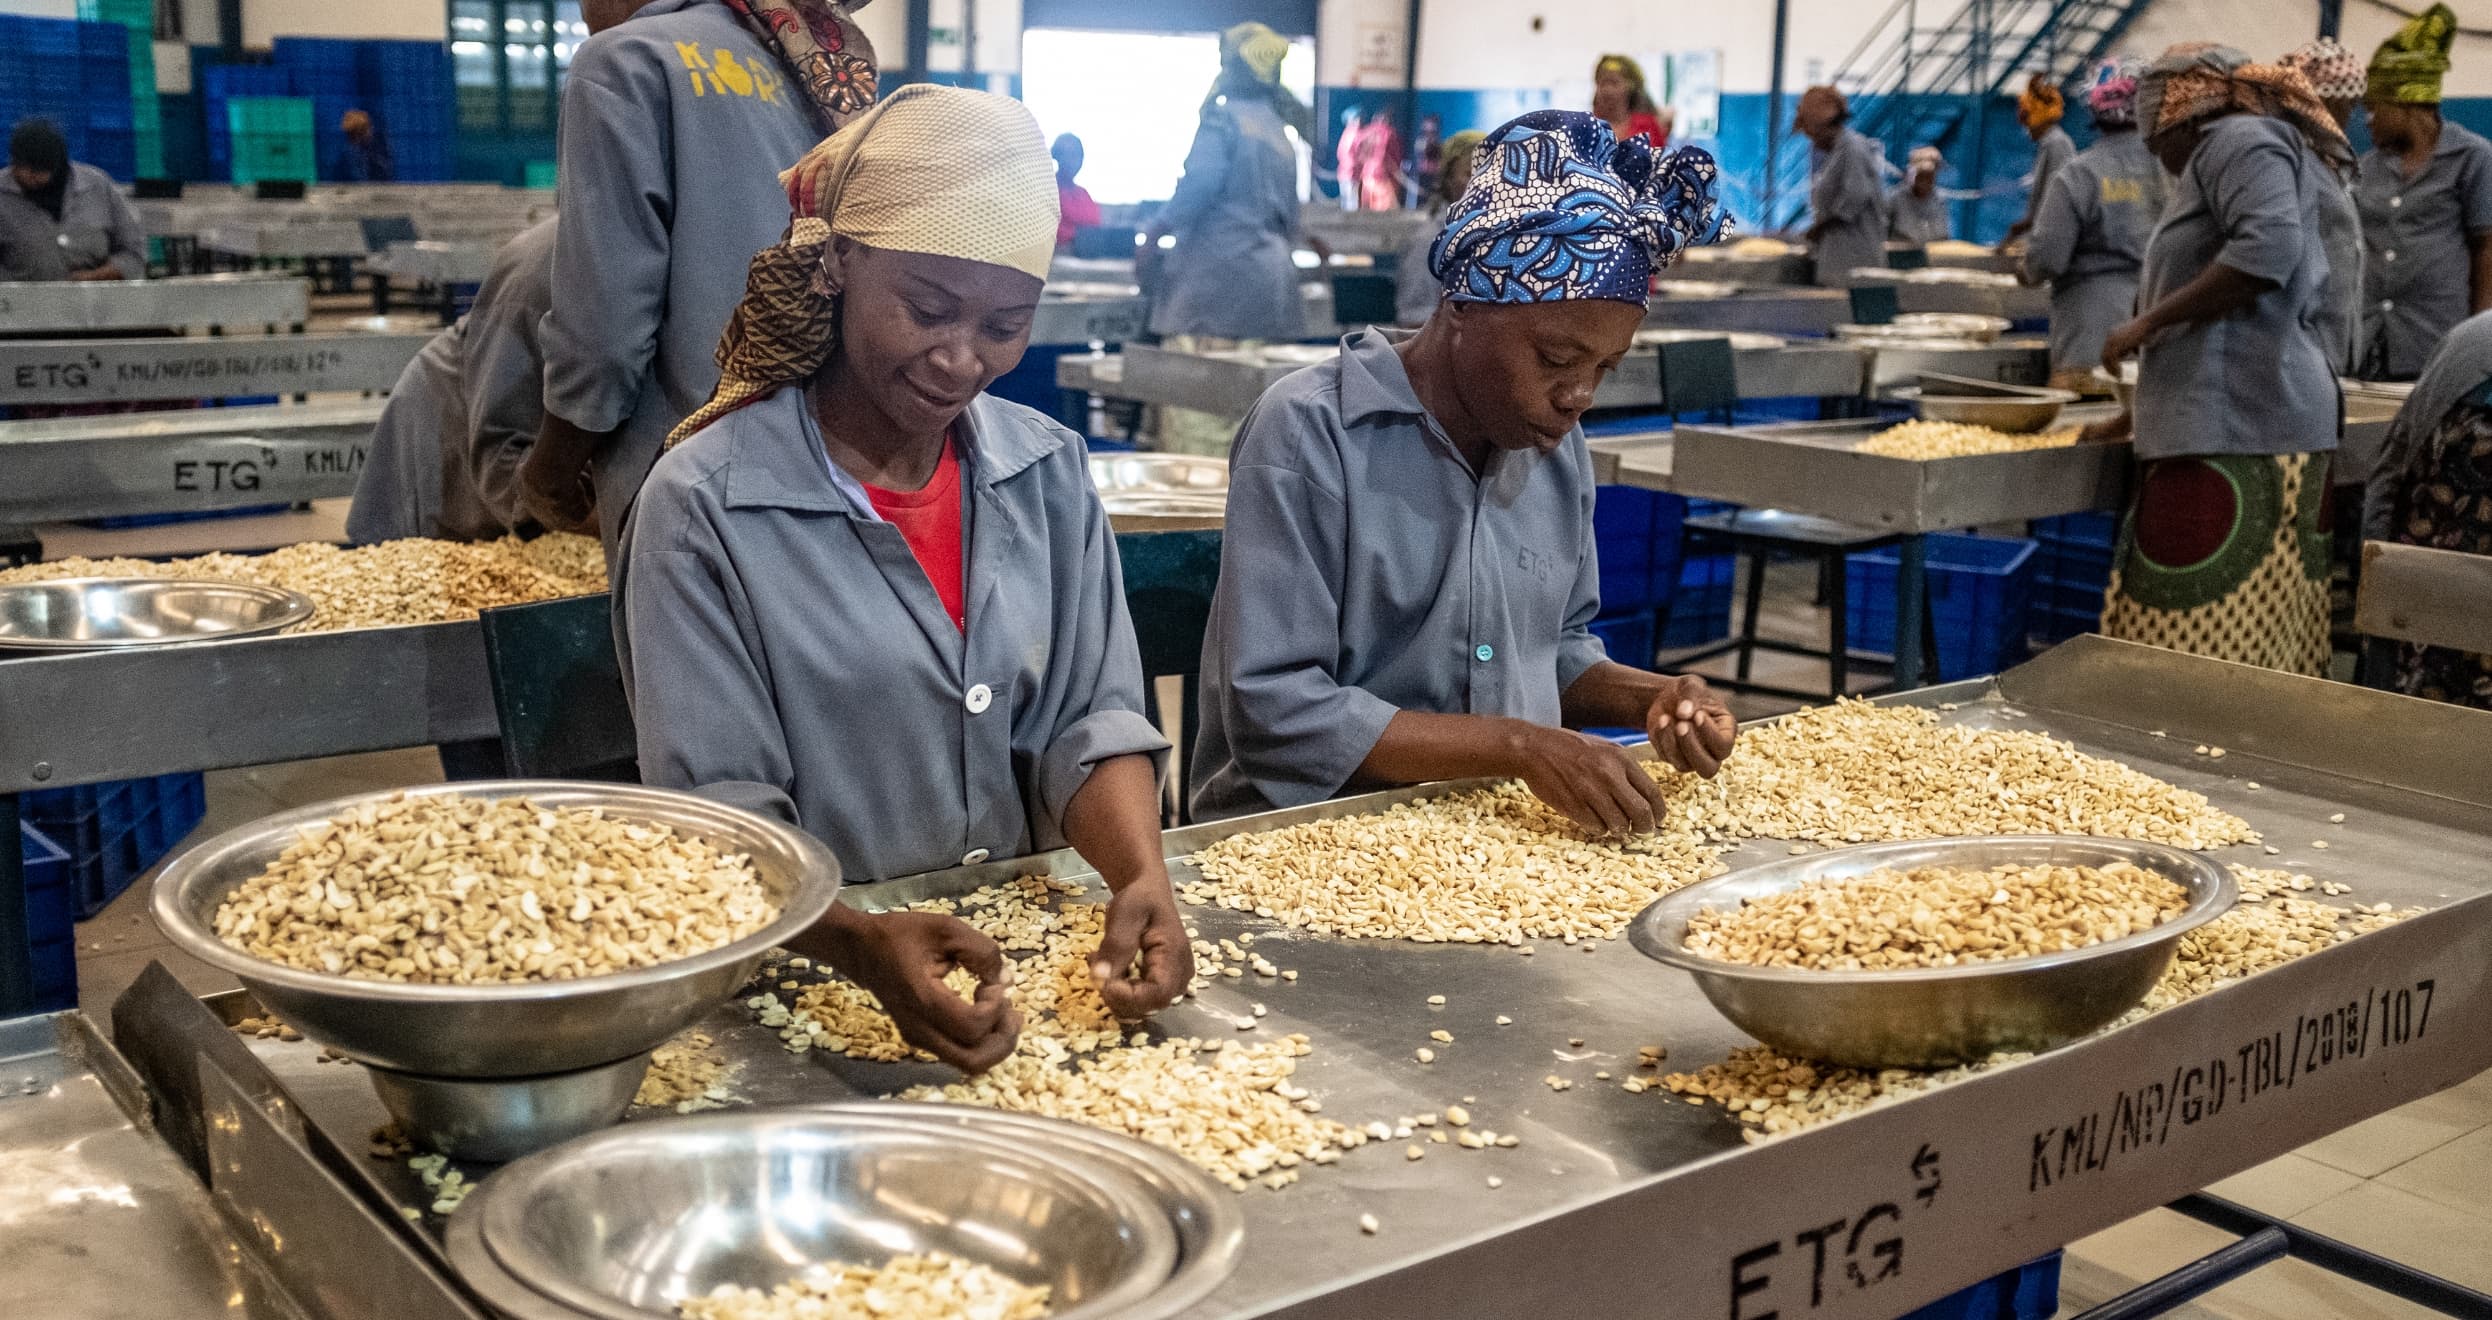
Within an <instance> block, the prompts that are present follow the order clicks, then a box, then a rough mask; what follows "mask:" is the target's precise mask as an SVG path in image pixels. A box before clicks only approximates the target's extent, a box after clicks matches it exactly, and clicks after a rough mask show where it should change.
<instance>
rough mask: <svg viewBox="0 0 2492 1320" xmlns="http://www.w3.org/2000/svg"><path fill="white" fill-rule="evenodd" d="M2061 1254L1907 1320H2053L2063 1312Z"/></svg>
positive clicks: (1943, 1300)
mask: <svg viewBox="0 0 2492 1320" xmlns="http://www.w3.org/2000/svg"><path fill="white" fill-rule="evenodd" d="M2059 1264H2060V1253H2059V1252H2056V1251H2054V1252H2052V1253H2051V1254H2050V1255H2047V1256H2044V1257H2043V1258H2041V1259H2040V1260H2036V1261H2031V1262H2028V1263H2027V1264H2024V1265H2021V1266H2018V1267H2017V1268H2015V1269H2012V1270H2009V1271H2008V1272H2007V1273H2005V1274H2001V1275H1998V1276H1996V1277H1993V1278H1988V1279H1984V1280H1982V1281H1981V1282H1980V1283H1977V1284H1974V1285H1973V1286H1972V1287H1970V1288H1967V1289H1965V1290H1964V1291H1962V1292H1960V1293H1956V1294H1955V1295H1953V1296H1950V1297H1941V1298H1939V1299H1938V1300H1937V1301H1935V1302H1932V1303H1930V1304H1929V1305H1927V1306H1924V1307H1922V1308H1920V1309H1919V1310H1916V1311H1912V1312H1909V1313H1907V1314H1906V1315H1905V1316H1904V1317H1903V1320H2050V1318H2051V1317H2052V1316H2053V1315H2056V1314H2057V1313H2058V1312H2059Z"/></svg>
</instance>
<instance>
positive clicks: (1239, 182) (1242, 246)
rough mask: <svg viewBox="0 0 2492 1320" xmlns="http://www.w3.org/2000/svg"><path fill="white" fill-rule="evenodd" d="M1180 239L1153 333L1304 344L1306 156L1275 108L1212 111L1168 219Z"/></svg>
mask: <svg viewBox="0 0 2492 1320" xmlns="http://www.w3.org/2000/svg"><path fill="white" fill-rule="evenodd" d="M1160 223H1161V224H1162V225H1164V226H1165V227H1166V229H1167V231H1168V232H1169V233H1170V234H1172V235H1174V236H1175V237H1176V240H1177V246H1176V248H1175V249H1174V250H1173V251H1171V252H1170V253H1169V254H1168V260H1167V262H1166V269H1165V270H1164V272H1163V273H1162V275H1161V283H1160V285H1159V288H1158V289H1157V291H1156V293H1155V296H1154V299H1153V302H1152V307H1151V333H1153V334H1157V335H1210V336H1215V337H1218V338H1222V339H1298V338H1302V337H1304V336H1305V334H1306V324H1307V312H1306V302H1305V300H1304V299H1303V298H1302V297H1301V296H1300V295H1299V293H1298V268H1297V266H1296V265H1294V264H1293V263H1292V262H1291V260H1290V254H1291V253H1292V252H1293V251H1295V250H1296V248H1297V245H1298V244H1297V235H1298V149H1297V147H1296V146H1294V145H1293V144H1292V143H1291V141H1290V136H1289V129H1288V127H1287V126H1286V125H1284V124H1282V122H1281V117H1280V114H1279V112H1278V111H1276V110H1274V109H1273V108H1272V104H1271V102H1269V101H1264V100H1260V99H1256V98H1252V97H1248V98H1242V99H1235V98H1233V99H1224V100H1222V101H1221V102H1219V103H1218V104H1216V105H1213V106H1211V107H1209V108H1207V109H1205V110H1204V111H1203V119H1202V124H1201V125H1200V126H1199V127H1198V128H1196V129H1195V131H1194V146H1193V149H1192V150H1190V151H1188V152H1187V153H1186V158H1185V177H1184V178H1183V179H1181V180H1179V181H1178V183H1177V191H1176V193H1175V194H1174V195H1173V196H1171V197H1170V198H1169V199H1168V206H1167V208H1166V209H1165V210H1163V211H1161V212H1160Z"/></svg>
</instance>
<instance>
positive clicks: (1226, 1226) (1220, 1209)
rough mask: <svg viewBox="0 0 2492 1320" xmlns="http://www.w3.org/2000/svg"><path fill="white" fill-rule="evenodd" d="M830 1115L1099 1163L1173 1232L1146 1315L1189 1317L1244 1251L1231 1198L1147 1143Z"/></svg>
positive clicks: (963, 1110) (1091, 1131)
mask: <svg viewBox="0 0 2492 1320" xmlns="http://www.w3.org/2000/svg"><path fill="white" fill-rule="evenodd" d="M836 1108H837V1109H839V1110H840V1111H842V1112H846V1113H881V1114H890V1115H892V1116H894V1117H897V1118H901V1119H905V1120H907V1121H909V1122H913V1123H937V1122H941V1123H952V1124H956V1125H958V1126H961V1127H965V1128H969V1129H971V1130H974V1131H982V1132H990V1133H994V1134H996V1135H998V1136H1003V1137H1007V1138H1010V1139H1014V1140H1024V1141H1027V1140H1036V1141H1044V1142H1051V1143H1055V1144H1057V1145H1060V1146H1064V1147H1067V1148H1070V1147H1079V1148H1080V1153H1081V1154H1082V1155H1083V1156H1085V1157H1088V1158H1095V1159H1098V1160H1101V1161H1104V1162H1105V1163H1106V1164H1107V1165H1108V1166H1109V1167H1110V1168H1111V1169H1112V1170H1113V1171H1115V1172H1116V1173H1117V1174H1119V1175H1122V1176H1129V1177H1132V1178H1136V1179H1139V1180H1140V1181H1141V1182H1142V1183H1143V1185H1145V1186H1147V1187H1149V1188H1150V1189H1151V1192H1152V1194H1153V1195H1155V1196H1156V1197H1157V1198H1158V1200H1159V1203H1160V1205H1161V1207H1162V1208H1163V1209H1165V1210H1166V1211H1167V1212H1168V1218H1169V1222H1170V1223H1171V1224H1173V1225H1174V1226H1175V1228H1176V1231H1177V1268H1176V1272H1175V1273H1173V1274H1171V1275H1170V1276H1169V1278H1168V1282H1167V1283H1165V1284H1164V1285H1162V1286H1161V1288H1160V1290H1159V1291H1158V1292H1157V1293H1154V1294H1152V1297H1151V1304H1150V1306H1149V1307H1148V1308H1147V1310H1146V1312H1145V1313H1144V1314H1147V1315H1149V1316H1171V1317H1173V1316H1182V1315H1186V1314H1188V1313H1190V1312H1191V1311H1192V1309H1193V1308H1194V1307H1195V1306H1196V1305H1197V1304H1199V1303H1201V1302H1202V1300H1203V1299H1204V1298H1206V1297H1209V1296H1211V1294H1212V1293H1213V1292H1214V1291H1216V1290H1218V1288H1219V1287H1220V1285H1221V1284H1222V1283H1223V1282H1224V1281H1226V1280H1227V1279H1228V1277H1229V1275H1230V1274H1231V1273H1232V1272H1234V1271H1235V1270H1236V1269H1237V1259H1238V1253H1239V1252H1240V1251H1242V1250H1243V1249H1244V1247H1245V1245H1246V1216H1245V1214H1244V1213H1243V1212H1242V1211H1240V1210H1239V1209H1238V1197H1237V1194H1236V1193H1234V1192H1231V1191H1229V1190H1228V1189H1226V1188H1224V1187H1222V1186H1221V1185H1220V1184H1219V1183H1217V1182H1214V1181H1212V1177H1211V1175H1210V1174H1207V1173H1205V1172H1203V1171H1202V1169H1201V1168H1199V1167H1197V1166H1196V1165H1195V1164H1193V1163H1192V1162H1190V1161H1188V1160H1186V1159H1185V1158H1183V1157H1181V1156H1179V1155H1177V1154H1176V1153H1175V1152H1173V1151H1169V1150H1165V1149H1162V1148H1161V1147H1158V1146H1153V1145H1150V1144H1149V1143H1147V1142H1141V1141H1136V1140H1134V1139H1133V1138H1131V1137H1127V1136H1123V1135H1121V1134H1118V1133H1114V1132H1107V1131H1103V1130H1101V1129H1099V1128H1094V1127H1086V1126H1083V1125H1082V1124H1079V1123H1065V1122H1060V1121H1058V1120H1056V1119H1052V1118H1040V1117H1038V1116H1036V1115H1033V1114H1007V1113H1003V1112H1000V1111H998V1110H993V1109H973V1108H970V1107H969V1106H967V1105H927V1104H912V1103H909V1102H907V1101H903V1100H860V1101H852V1102H848V1103H843V1104H840V1105H838V1106H836ZM1134 1320H1141V1317H1140V1316H1136V1317H1134Z"/></svg>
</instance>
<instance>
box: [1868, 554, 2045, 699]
mask: <svg viewBox="0 0 2492 1320" xmlns="http://www.w3.org/2000/svg"><path fill="white" fill-rule="evenodd" d="M1924 544H1925V546H1926V547H1927V551H1928V558H1927V561H1926V562H1927V565H1928V574H1927V576H1928V582H1929V613H1930V620H1931V623H1932V624H1933V625H1934V626H1933V629H1932V631H1933V632H1934V633H1935V634H1936V636H1937V640H1938V654H1937V655H1936V656H1935V657H1934V660H1935V668H1936V671H1937V677H1938V681H1939V682H1942V683H1952V682H1955V681H1956V680H1958V679H1964V678H1974V677H1977V676H1979V675H1983V674H1995V673H1997V672H1999V671H2000V670H2002V669H2006V668H2008V667H2009V666H2011V665H2014V664H2017V663H2019V662H2020V661H2022V660H2023V659H2024V658H2025V632H2026V628H2027V625H2028V618H2027V614H2028V611H2029V610H2030V609H2031V608H2032V603H2033V556H2034V543H2033V542H2032V541H2029V540H2026V539H2025V538H2023V537H1991V536H1956V535H1949V534H1945V533H1938V534H1933V535H1931V536H1928V537H1926V538H1924ZM1900 563H1901V561H1900V559H1899V556H1898V552H1897V551H1896V550H1895V549H1892V548H1890V549H1885V550H1871V551H1868V552H1866V553H1864V554H1857V555H1852V556H1850V557H1849V559H1848V561H1847V563H1846V564H1845V567H1844V574H1843V577H1844V583H1843V590H1844V599H1845V608H1846V610H1847V613H1846V615H1845V617H1844V628H1843V632H1844V641H1845V643H1846V644H1847V645H1849V646H1850V647H1851V649H1853V650H1854V651H1860V652H1865V653H1868V654H1872V655H1892V654H1894V653H1895V579H1896V575H1897V570H1898V568H1899V566H1900Z"/></svg>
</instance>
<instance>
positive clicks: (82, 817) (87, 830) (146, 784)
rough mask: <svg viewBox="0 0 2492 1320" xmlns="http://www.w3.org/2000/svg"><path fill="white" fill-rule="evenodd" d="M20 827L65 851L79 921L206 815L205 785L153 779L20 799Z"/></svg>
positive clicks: (195, 778) (196, 778)
mask: <svg viewBox="0 0 2492 1320" xmlns="http://www.w3.org/2000/svg"><path fill="white" fill-rule="evenodd" d="M18 806H19V810H20V811H21V812H23V814H24V819H25V823H27V824H29V825H32V826H34V827H36V828H38V829H40V830H42V831H43V833H44V835H45V836H46V837H48V838H50V839H52V840H53V841H54V842H56V843H58V844H59V845H60V846H61V847H62V848H64V849H66V850H67V852H68V858H69V860H68V863H67V866H68V870H69V872H70V886H69V887H70V892H71V895H72V902H73V904H74V907H75V912H76V915H77V916H78V917H79V918H81V919H83V918H86V917H91V916H93V915H95V914H96V913H98V912H100V911H102V910H103V909H104V905H105V904H107V903H110V902H111V901H112V900H113V899H114V898H115V897H117V896H119V894H120V893H121V891H122V890H124V889H127V888H129V885H130V882H131V881H132V880H134V879H137V878H138V876H139V874H140V873H141V872H143V871H145V870H146V869H147V868H148V867H151V866H153V865H155V864H156V862H157V861H158V860H159V859H161V858H162V857H163V856H164V855H165V853H166V852H167V851H169V850H171V848H172V847H173V845H174V844H176V843H179V842H181V841H182V838H183V836H185V835H187V834H189V833H190V832H191V830H192V829H193V828H194V827H196V826H197V825H198V824H199V820H200V818H201V817H202V816H203V815H205V814H206V812H207V789H206V781H205V779H204V778H203V777H202V776H200V775H197V774H173V775H158V776H155V777H153V778H148V779H124V780H117V781H114V782H112V783H105V784H87V785H82V786H80V787H77V788H60V789H47V790H44V791H42V792H36V793H26V794H22V795H20V796H19V798H18Z"/></svg>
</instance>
